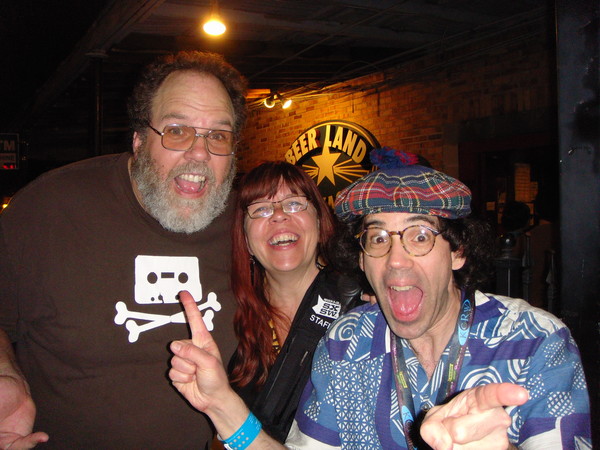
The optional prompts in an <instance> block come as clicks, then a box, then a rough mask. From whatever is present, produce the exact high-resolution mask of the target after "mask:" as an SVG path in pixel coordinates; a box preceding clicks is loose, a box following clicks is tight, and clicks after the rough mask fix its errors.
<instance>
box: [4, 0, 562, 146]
mask: <svg viewBox="0 0 600 450" xmlns="http://www.w3.org/2000/svg"><path fill="white" fill-rule="evenodd" d="M3 3H4V4H3V5H2V6H0V33H1V36H0V37H1V42H0V46H1V49H2V51H3V55H4V56H5V69H4V70H3V72H4V73H3V74H2V77H3V78H2V79H0V81H1V86H0V96H1V97H0V103H1V104H2V105H3V107H2V108H0V110H1V111H0V131H2V132H19V133H21V134H22V136H30V137H29V138H28V139H31V140H32V141H35V138H34V137H33V136H34V135H35V134H38V135H42V134H44V135H48V136H51V137H52V139H53V140H54V141H55V142H56V141H57V140H59V141H61V142H62V140H64V141H65V143H66V142H67V141H69V140H72V141H73V142H74V141H75V140H76V138H77V136H80V137H81V136H83V135H86V134H89V133H88V131H89V129H90V123H91V122H92V121H93V120H92V119H93V117H94V114H93V112H94V110H95V108H94V102H95V100H96V99H97V98H98V97H95V96H94V92H102V103H101V104H102V112H103V118H102V123H103V134H104V135H105V136H106V137H107V139H110V136H111V133H112V134H118V133H123V132H125V131H126V130H127V120H126V117H125V108H124V104H125V101H126V98H127V96H128V95H129V92H130V90H131V86H132V84H133V83H134V81H135V79H136V76H137V73H138V72H139V69H140V67H141V66H142V65H143V64H146V63H147V62H149V61H150V60H151V59H153V58H154V57H155V56H157V55H159V54H162V53H165V52H171V51H175V50H180V49H200V50H209V51H216V52H219V53H223V54H224V55H225V56H226V58H227V59H228V60H229V61H230V62H231V63H232V64H233V65H234V66H236V67H237V68H238V69H239V70H240V71H241V72H242V73H243V74H244V75H245V76H246V77H247V78H248V80H249V86H250V89H251V91H250V93H251V95H250V106H251V107H257V105H258V104H259V103H260V101H261V100H262V98H264V96H265V92H266V91H265V90H272V91H276V90H277V91H281V92H284V93H286V92H293V93H295V94H302V93H303V92H315V90H318V89H320V88H321V87H323V86H327V85H330V84H332V83H335V82H338V81H342V80H345V79H349V78H355V77H357V76H360V75H364V74H368V73H372V72H378V71H381V70H383V69H387V68H390V67H393V66H398V65H400V64H402V63H403V62H406V61H408V60H411V59H414V58H416V57H418V56H422V55H424V54H428V53H432V52H440V51H445V50H451V49H452V47H453V46H455V45H458V44H459V43H461V42H465V41H469V40H476V39H478V38H480V37H482V36H487V37H489V36H493V35H494V34H495V33H499V32H502V31H504V30H506V29H508V28H510V27H514V26H517V25H519V26H520V25H523V24H525V25H527V24H531V26H532V27H535V26H536V24H540V23H541V22H542V21H548V20H552V17H551V16H552V11H551V8H550V7H548V6H547V4H548V1H547V0H519V1H510V0H508V1H507V0H406V1H391V0H340V1H327V0H222V1H221V2H219V6H220V12H221V15H222V17H223V18H224V20H225V22H226V24H227V27H228V30H227V33H226V35H224V36H223V37H221V38H209V37H207V36H206V35H204V34H203V33H202V32H201V31H200V28H199V23H200V21H201V18H203V17H205V16H206V15H207V14H208V13H209V12H210V7H211V0H109V1H107V0H86V1H80V0H61V1H60V2H57V1H55V2H50V1H42V0H19V1H18V2H11V3H12V4H10V5H9V4H7V3H9V2H3ZM97 87H100V89H99V90H97V89H96V88H97ZM38 146H40V145H39V144H38ZM30 151H32V152H34V149H30Z"/></svg>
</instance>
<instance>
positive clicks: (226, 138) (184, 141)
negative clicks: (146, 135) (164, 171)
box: [147, 123, 235, 156]
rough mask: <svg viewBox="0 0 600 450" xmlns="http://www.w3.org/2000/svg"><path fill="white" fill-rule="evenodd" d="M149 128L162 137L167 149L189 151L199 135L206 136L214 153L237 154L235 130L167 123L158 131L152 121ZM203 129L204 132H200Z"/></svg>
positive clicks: (211, 151)
mask: <svg viewBox="0 0 600 450" xmlns="http://www.w3.org/2000/svg"><path fill="white" fill-rule="evenodd" d="M147 125H148V128H150V129H151V130H152V131H154V132H155V133H156V134H158V135H159V136H160V137H161V141H160V142H161V144H162V146H163V147H164V148H166V149H167V150H172V151H175V152H187V151H188V150H189V149H191V148H192V147H193V146H194V144H195V143H196V140H197V139H198V138H199V137H203V138H204V143H205V144H206V149H207V150H208V152H209V153H210V154H212V155H217V156H230V155H233V154H235V148H234V147H235V146H234V142H233V140H234V135H233V131H228V130H209V129H206V128H196V127H190V126H188V125H179V124H176V123H173V124H170V125H165V127H164V128H163V131H162V132H161V131H158V130H157V129H156V128H154V127H153V126H152V125H150V123H147ZM198 130H201V131H202V133H198Z"/></svg>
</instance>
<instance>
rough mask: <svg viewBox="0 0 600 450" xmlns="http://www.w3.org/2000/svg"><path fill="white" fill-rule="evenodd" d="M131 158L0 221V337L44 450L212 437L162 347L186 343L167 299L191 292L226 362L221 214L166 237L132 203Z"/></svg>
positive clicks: (107, 163)
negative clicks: (26, 390)
mask: <svg viewBox="0 0 600 450" xmlns="http://www.w3.org/2000/svg"><path fill="white" fill-rule="evenodd" d="M128 157H129V154H127V153H124V154H121V155H109V156H102V157H98V158H93V159H90V160H86V161H82V162H79V163H75V164H72V165H69V166H66V167H63V168H60V169H57V170H55V171H52V172H49V173H47V174H45V175H43V176H41V177H40V178H39V179H37V180H36V181H34V182H33V183H31V184H30V185H28V186H27V187H25V188H24V189H23V190H22V191H21V192H19V193H18V194H17V195H16V196H15V198H14V199H13V202H12V203H11V205H10V206H9V207H8V208H7V209H6V210H5V211H4V213H2V215H0V255H1V257H0V327H2V328H3V329H4V330H5V331H7V333H9V335H10V336H11V337H12V338H13V340H14V341H15V342H16V346H17V356H18V360H19V363H20V365H21V368H22V369H23V371H24V373H25V375H26V378H27V380H28V381H29V383H30V385H31V391H32V395H33V398H34V400H35V402H36V405H37V409H38V412H37V420H36V424H35V430H38V431H45V432H47V433H49V435H50V441H49V442H48V444H47V445H46V446H44V447H46V448H60V449H67V448H68V449H75V448H86V449H92V448H98V449H110V448H115V449H116V448H118V449H125V448H126V449H134V448H135V449H142V448H143V449H187V448H190V449H191V448H193V449H202V448H205V446H206V443H207V442H209V441H210V440H211V438H212V430H211V429H210V426H209V422H208V421H207V420H206V418H205V417H204V416H203V415H202V414H200V413H198V412H197V411H195V410H193V409H192V408H191V407H190V406H189V405H188V404H187V403H186V402H185V401H184V400H183V399H182V398H181V397H180V396H179V395H178V394H177V392H176V391H175V390H174V388H173V387H172V386H171V384H170V382H169V379H168V376H167V372H168V366H169V359H170V357H171V355H170V353H169V350H168V345H169V343H170V342H171V341H173V340H175V339H182V338H188V337H189V332H188V328H187V325H186V324H185V323H181V322H182V319H181V314H179V313H181V311H182V308H181V306H180V304H179V302H178V301H177V299H176V298H175V296H176V294H177V292H179V290H181V289H187V290H190V291H191V292H192V293H193V294H194V296H195V298H196V301H198V304H199V305H200V307H201V309H203V313H207V316H214V317H213V319H212V328H213V330H212V333H213V336H214V338H215V340H216V341H217V344H218V345H219V347H220V349H221V353H222V356H223V358H224V359H225V360H227V359H228V358H229V355H231V354H232V353H233V350H234V348H235V346H236V342H235V337H234V333H233V327H232V317H233V311H234V309H235V302H234V298H233V294H232V291H231V287H230V248H231V244H230V235H229V229H230V221H231V216H232V211H231V207H228V210H227V211H226V212H225V213H223V214H222V215H221V216H219V217H218V218H217V219H216V220H215V221H214V222H213V223H212V224H211V225H210V226H209V227H208V228H206V229H205V230H203V231H201V232H198V233H194V234H190V235H187V234H183V233H172V232H168V231H166V230H165V229H163V228H162V227H161V226H160V224H159V223H158V222H157V221H156V220H155V219H153V218H152V217H150V216H149V215H148V214H147V213H146V212H145V211H144V210H143V208H141V206H140V205H139V203H138V202H137V200H136V199H135V196H134V194H133V191H132V188H131V183H130V181H129V176H128V173H127V160H128ZM210 328H211V326H210V325H209V329H210ZM40 447H41V446H40Z"/></svg>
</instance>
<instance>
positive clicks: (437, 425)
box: [420, 383, 529, 450]
mask: <svg viewBox="0 0 600 450" xmlns="http://www.w3.org/2000/svg"><path fill="white" fill-rule="evenodd" d="M528 398H529V394H528V393H527V390H526V389H525V388H523V387H521V386H517V385H515V384H511V383H500V384H498V383H492V384H488V385H485V386H477V387H475V388H471V389H467V390H465V391H463V392H461V393H460V394H458V395H457V396H456V397H454V398H453V399H452V400H451V401H450V402H448V403H446V404H445V405H440V406H435V407H433V408H431V410H430V411H429V412H428V413H427V415H426V416H425V419H424V420H423V423H422V425H421V429H420V432H421V437H422V438H423V439H424V440H425V442H427V443H428V444H429V445H430V446H431V447H432V448H433V449H435V450H459V449H461V450H463V449H464V450H466V449H473V450H475V449H482V448H485V449H500V450H506V449H508V448H512V447H511V444H510V443H509V441H508V435H507V430H508V427H509V426H510V424H511V419H510V417H509V415H508V413H507V412H506V411H505V409H504V407H505V406H518V405H522V404H524V403H525V402H526V401H527V399H528Z"/></svg>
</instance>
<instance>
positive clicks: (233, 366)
mask: <svg viewBox="0 0 600 450" xmlns="http://www.w3.org/2000/svg"><path fill="white" fill-rule="evenodd" d="M239 185H240V189H239V195H238V197H237V200H236V211H235V216H234V223H233V228H232V233H233V248H232V251H233V255H232V260H233V267H232V286H233V291H234V294H235V297H236V299H237V302H238V309H237V311H236V314H235V318H234V327H235V331H236V334H237V337H238V341H239V342H238V347H237V350H236V352H235V354H234V355H233V357H232V359H231V361H230V363H229V380H228V378H227V375H226V373H225V370H224V369H223V366H222V359H221V355H220V353H219V350H218V348H217V347H216V344H215V343H214V341H213V340H212V337H211V335H210V333H209V332H208V331H207V329H206V327H205V326H204V324H203V321H202V318H201V317H200V312H199V311H198V308H197V307H196V305H195V303H194V301H193V299H192V298H191V296H190V294H189V293H187V292H182V293H180V299H181V302H182V303H183V305H184V308H185V310H186V314H187V317H188V322H189V324H190V328H191V330H192V341H191V342H190V341H175V342H173V343H172V344H171V350H172V351H173V353H174V356H173V358H172V359H171V366H172V368H171V371H170V372H169V377H170V378H171V380H172V381H173V384H174V385H175V387H176V388H177V389H178V390H179V391H180V392H181V393H182V394H183V395H184V397H186V398H187V399H188V401H190V403H191V404H192V405H194V407H196V408H197V409H199V410H200V411H202V412H204V413H206V414H207V415H208V416H209V417H210V418H211V420H212V421H213V424H214V425H215V428H216V429H217V431H218V432H219V438H220V439H222V438H223V437H225V438H226V439H224V440H222V442H223V443H224V444H225V446H226V448H235V449H245V448H246V447H248V446H249V445H251V444H252V442H253V441H254V440H255V439H256V437H257V436H258V435H259V434H260V433H261V430H262V429H264V431H266V432H267V433H268V434H269V435H271V436H272V437H273V438H275V439H276V440H277V441H279V442H284V441H285V439H286V436H287V434H288V431H289V429H290V427H291V424H292V422H293V419H294V415H295V412H296V409H297V407H298V402H299V400H300V395H301V394H302V390H303V389H304V386H305V385H306V382H307V381H308V378H309V376H310V369H311V363H312V356H313V353H314V351H315V348H316V346H317V343H318V341H319V339H320V338H321V337H322V336H323V335H324V334H325V332H326V331H327V329H328V328H329V325H330V324H331V323H332V322H333V321H334V320H335V319H336V318H338V317H339V316H340V315H341V314H342V313H343V312H345V311H346V310H348V309H349V308H351V307H352V306H354V305H355V304H357V303H360V302H361V300H360V295H361V288H360V284H359V282H358V281H356V280H357V278H355V277H354V276H349V275H342V274H341V273H340V272H339V271H336V270H334V269H333V268H332V264H331V259H330V257H329V256H328V250H327V248H328V246H329V244H330V242H332V241H333V236H334V234H335V228H336V223H335V220H336V219H334V216H333V214H332V212H331V210H330V208H329V207H328V206H327V204H326V203H325V202H324V200H323V197H322V196H321V194H320V193H319V190H318V189H317V186H316V185H315V183H314V181H313V180H312V179H311V178H310V177H309V176H308V175H307V174H306V173H305V172H304V171H303V170H302V169H301V168H299V167H297V166H294V165H292V164H289V163H285V162H267V163H263V164H261V165H260V166H258V167H256V168H254V169H253V170H251V171H250V172H249V173H248V174H247V175H246V176H245V177H244V178H242V180H241V181H240V183H239ZM338 267H340V266H338ZM190 344H192V345H190ZM229 381H230V382H231V384H230V383H229ZM232 387H233V389H232ZM236 392H237V394H236ZM248 408H249V409H250V411H248ZM243 418H245V421H244V420H242V419H243ZM242 421H243V424H242V426H241V427H240V426H239V423H241V422H242ZM234 424H237V425H234ZM228 436H229V437H228ZM215 444H218V443H215ZM213 448H215V445H213Z"/></svg>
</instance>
